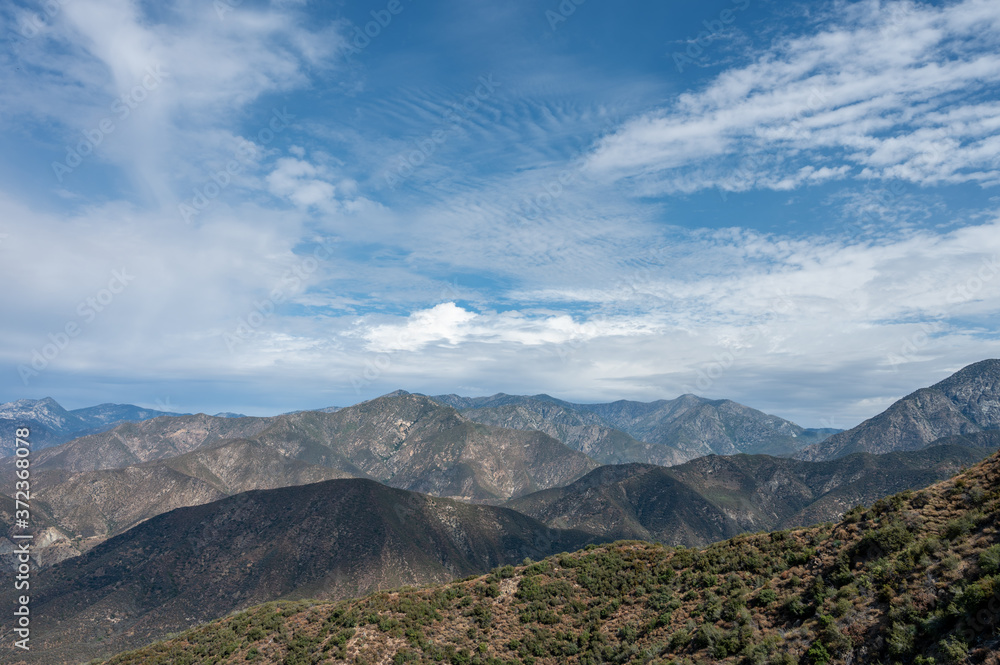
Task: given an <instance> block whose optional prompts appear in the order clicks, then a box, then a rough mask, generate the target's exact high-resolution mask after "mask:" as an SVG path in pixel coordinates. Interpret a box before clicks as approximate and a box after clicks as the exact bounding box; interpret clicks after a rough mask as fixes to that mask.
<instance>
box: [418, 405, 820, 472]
mask: <svg viewBox="0 0 1000 665" xmlns="http://www.w3.org/2000/svg"><path fill="white" fill-rule="evenodd" d="M433 399H435V400H437V401H439V402H442V403H444V404H449V405H451V406H454V407H455V408H457V409H460V410H461V412H462V414H463V415H466V416H467V417H469V418H471V419H472V420H476V421H477V422H487V423H489V424H495V425H502V426H504V427H517V428H536V429H538V428H541V427H546V428H548V430H549V431H548V432H547V433H549V434H551V435H552V436H556V437H557V438H559V439H560V440H562V441H563V442H564V443H566V445H569V446H571V447H573V448H575V449H577V450H581V451H583V452H586V453H587V454H590V455H591V456H592V457H594V459H597V460H598V461H601V462H604V463H606V464H614V463H620V462H622V461H625V460H624V456H623V455H622V451H623V450H627V451H629V453H631V454H630V455H628V457H629V459H628V461H632V462H650V463H657V464H660V463H662V462H661V461H660V460H663V461H667V462H669V463H671V464H676V463H680V462H682V461H687V460H689V459H694V458H695V457H701V456H702V455H712V454H715V455H734V454H738V453H750V454H770V455H784V454H791V453H793V452H795V451H798V450H800V449H802V448H804V447H805V446H808V445H810V444H813V443H817V442H819V441H822V440H823V439H825V438H826V437H828V436H830V435H831V434H833V433H834V432H836V431H838V430H817V429H805V428H803V427H800V426H798V425H796V424H795V423H793V422H790V421H788V420H784V419H782V418H779V417H777V416H772V415H768V414H766V413H763V412H762V411H758V410H757V409H753V408H750V407H748V406H744V405H742V404H738V403H736V402H733V401H731V400H709V399H705V398H703V397H698V396H697V395H681V396H680V397H678V398H677V399H673V400H658V401H655V402H633V401H628V400H620V401H617V402H611V403H606V404H573V403H571V402H564V401H562V400H558V399H555V398H554V397H550V396H548V395H535V396H533V397H524V396H519V395H505V394H503V393H499V394H496V395H493V396H491V397H473V398H470V397H459V396H458V395H438V396H436V397H434V398H433ZM621 433H624V434H626V435H627V436H628V438H622V437H621ZM642 444H647V445H645V446H643V445H642ZM656 446H664V447H665V448H666V451H663V449H662V448H660V449H657V448H656ZM592 453H593V454H592ZM644 456H647V457H649V458H648V459H643V457H644Z"/></svg>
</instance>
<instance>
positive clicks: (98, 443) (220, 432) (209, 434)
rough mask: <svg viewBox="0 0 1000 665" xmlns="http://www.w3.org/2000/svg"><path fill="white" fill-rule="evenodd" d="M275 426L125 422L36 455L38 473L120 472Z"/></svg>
mask: <svg viewBox="0 0 1000 665" xmlns="http://www.w3.org/2000/svg"><path fill="white" fill-rule="evenodd" d="M271 423H272V420H271V419H270V418H249V417H245V418H221V417H216V416H206V415H205V414H203V413H199V414H197V415H194V416H160V417H157V418H153V419H151V420H145V421H143V422H138V423H123V424H120V425H118V426H116V427H114V428H113V429H111V430H108V431H106V432H100V433H97V434H89V435H86V436H82V437H79V438H76V439H74V440H72V441H70V442H68V443H65V444H63V445H60V446H55V447H52V448H46V449H45V450H42V451H39V452H36V454H35V455H34V456H33V459H32V468H34V469H38V470H41V469H63V470H66V471H96V470H99V469H120V468H123V467H126V466H129V465H132V464H141V463H143V462H149V461H153V460H158V459H164V458H167V457H175V456H177V455H183V454H184V453H187V452H191V451H192V450H196V449H198V448H201V447H203V446H207V445H210V444H212V443H214V442H216V441H221V440H223V439H233V438H246V437H250V436H253V435H255V434H258V433H260V432H261V431H263V430H264V429H266V428H267V427H268V426H270V425H271ZM11 464H12V460H10V459H6V460H3V461H2V462H0V473H3V472H7V471H8V470H9V469H10V467H11Z"/></svg>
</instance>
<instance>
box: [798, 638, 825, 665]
mask: <svg viewBox="0 0 1000 665" xmlns="http://www.w3.org/2000/svg"><path fill="white" fill-rule="evenodd" d="M831 659H832V656H831V655H830V652H829V651H827V649H826V647H825V646H823V644H822V643H820V642H813V643H812V646H810V647H809V650H808V651H806V653H805V655H804V656H803V657H802V660H803V662H805V663H807V664H808V665H826V664H827V663H829V662H830V660H831Z"/></svg>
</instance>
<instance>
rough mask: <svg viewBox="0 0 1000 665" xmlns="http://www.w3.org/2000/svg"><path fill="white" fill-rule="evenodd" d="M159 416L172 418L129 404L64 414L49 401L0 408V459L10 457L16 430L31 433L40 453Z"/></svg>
mask: <svg viewBox="0 0 1000 665" xmlns="http://www.w3.org/2000/svg"><path fill="white" fill-rule="evenodd" d="M161 415H173V414H167V413H165V412H163V411H155V410H153V409H143V408H140V407H138V406H133V405H131V404H101V405H99V406H92V407H87V408H84V409H74V410H73V411H67V410H66V409H64V408H63V407H62V406H60V405H59V403H58V402H56V401H55V400H54V399H52V398H51V397H46V398H45V399H37V400H36V399H20V400H17V401H15V402H8V403H6V404H0V457H6V456H7V455H10V454H12V453H13V450H14V432H15V430H16V429H17V428H19V427H28V428H29V429H30V430H31V439H30V440H31V443H32V448H34V449H35V450H40V449H42V448H47V447H50V446H57V445H59V444H61V443H65V442H66V441H70V440H71V439H74V438H76V437H78V436H81V435H83V434H87V433H92V432H98V431H101V430H106V429H109V428H111V427H114V426H115V425H117V424H118V423H122V422H127V421H140V420H146V419H148V418H155V417H156V416H161Z"/></svg>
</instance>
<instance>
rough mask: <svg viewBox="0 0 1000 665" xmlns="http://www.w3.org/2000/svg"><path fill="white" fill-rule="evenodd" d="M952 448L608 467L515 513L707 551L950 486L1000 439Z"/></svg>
mask: <svg viewBox="0 0 1000 665" xmlns="http://www.w3.org/2000/svg"><path fill="white" fill-rule="evenodd" d="M942 443H943V445H938V446H933V447H929V448H926V449H924V450H919V451H911V452H898V453H890V454H886V455H871V454H867V453H857V454H854V455H850V456H848V457H844V458H841V459H837V460H833V461H829V462H803V461H798V460H790V459H785V458H777V457H771V456H767V455H734V456H731V457H720V456H715V455H712V456H707V457H700V458H698V459H696V460H693V461H691V462H688V463H686V464H682V465H680V466H675V467H672V468H669V469H667V468H662V467H656V466H650V465H642V464H628V465H621V466H605V467H601V468H600V469H597V470H595V471H592V472H591V473H589V474H587V475H586V476H584V477H583V478H581V479H580V480H577V481H576V482H574V483H571V484H570V485H568V486H566V487H561V488H555V489H550V490H545V491H542V492H537V493H535V494H530V495H528V496H525V497H521V498H519V499H514V500H512V501H510V502H508V503H507V505H508V506H510V507H511V508H514V509H515V510H518V511H520V512H523V513H525V514H527V515H531V516H532V517H536V518H538V519H539V520H541V521H543V522H545V523H546V524H548V525H550V526H555V527H561V528H575V529H581V530H585V531H589V532H592V533H595V534H599V535H602V536H605V537H608V538H613V539H621V538H624V539H641V540H655V541H659V542H663V543H667V544H671V545H685V546H692V545H701V544H706V543H710V542H714V541H717V540H721V539H723V538H729V537H731V536H734V535H737V534H739V533H744V532H748V531H749V532H755V531H762V530H772V529H782V528H788V527H791V526H804V525H810V524H816V523H818V522H823V521H831V520H835V519H839V517H840V516H841V515H842V514H843V513H844V512H845V511H846V510H847V509H849V508H851V507H853V506H855V505H858V504H870V503H872V502H873V501H875V500H877V499H880V498H882V497H884V496H888V495H889V494H893V493H895V492H899V491H902V490H906V489H916V488H921V487H925V486H927V485H929V484H931V483H933V482H936V481H939V480H943V479H945V478H948V477H950V476H951V475H953V474H955V473H957V472H958V471H960V470H961V469H962V468H964V467H967V466H971V465H973V464H975V463H976V462H978V461H980V460H981V459H983V458H985V457H987V456H988V455H990V454H991V453H992V452H993V451H994V450H996V449H997V448H998V447H1000V436H997V437H993V438H991V439H989V440H987V439H984V438H980V439H978V440H968V439H962V440H949V441H946V442H942ZM963 444H964V445H963ZM969 444H984V445H989V446H990V447H989V448H981V447H973V446H972V445H969Z"/></svg>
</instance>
